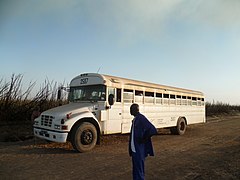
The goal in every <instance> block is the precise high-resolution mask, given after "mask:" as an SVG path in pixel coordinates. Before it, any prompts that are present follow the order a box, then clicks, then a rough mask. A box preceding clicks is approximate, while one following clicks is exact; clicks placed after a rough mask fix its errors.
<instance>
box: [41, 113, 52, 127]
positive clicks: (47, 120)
mask: <svg viewBox="0 0 240 180" xmlns="http://www.w3.org/2000/svg"><path fill="white" fill-rule="evenodd" d="M53 119H54V117H53V116H47V115H42V117H41V125H42V126H47V127H51V126H52V121H53Z"/></svg>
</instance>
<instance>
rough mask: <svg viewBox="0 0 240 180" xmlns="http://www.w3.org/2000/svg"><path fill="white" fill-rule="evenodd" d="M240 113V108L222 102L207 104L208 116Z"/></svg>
mask: <svg viewBox="0 0 240 180" xmlns="http://www.w3.org/2000/svg"><path fill="white" fill-rule="evenodd" d="M239 112H240V106H237V105H229V104H225V103H222V102H217V103H209V102H207V103H206V115H207V116H213V115H223V114H226V115H232V114H236V113H239Z"/></svg>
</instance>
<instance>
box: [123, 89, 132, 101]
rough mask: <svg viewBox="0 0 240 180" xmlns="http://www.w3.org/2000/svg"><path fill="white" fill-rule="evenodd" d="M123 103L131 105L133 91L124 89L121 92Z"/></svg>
mask: <svg viewBox="0 0 240 180" xmlns="http://www.w3.org/2000/svg"><path fill="white" fill-rule="evenodd" d="M123 102H125V103H133V90H130V89H124V91H123Z"/></svg>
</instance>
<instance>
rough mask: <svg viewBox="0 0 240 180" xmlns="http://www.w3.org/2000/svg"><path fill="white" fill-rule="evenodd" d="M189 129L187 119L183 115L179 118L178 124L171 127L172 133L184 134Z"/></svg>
mask: <svg viewBox="0 0 240 180" xmlns="http://www.w3.org/2000/svg"><path fill="white" fill-rule="evenodd" d="M186 129H187V124H186V120H185V119H184V118H183V117H181V118H179V119H178V122H177V126H176V127H171V128H170V131H171V133H172V134H177V135H183V134H184V133H185V131H186Z"/></svg>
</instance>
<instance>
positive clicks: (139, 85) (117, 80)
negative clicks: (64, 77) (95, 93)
mask: <svg viewBox="0 0 240 180" xmlns="http://www.w3.org/2000/svg"><path fill="white" fill-rule="evenodd" d="M83 78H97V79H98V81H97V83H96V84H105V85H107V86H113V87H116V88H122V87H123V85H124V88H126V89H131V88H134V89H138V90H141V89H146V90H152V89H156V90H160V91H165V92H171V91H173V92H178V93H187V94H195V95H199V96H204V94H203V93H202V92H200V91H195V90H190V89H184V88H178V87H173V86H166V85H161V84H156V83H149V82H144V81H139V80H132V79H127V78H122V77H117V76H110V75H105V74H98V73H84V74H80V75H79V76H77V77H75V78H73V80H72V81H71V83H70V86H76V81H79V83H77V84H80V80H81V79H83Z"/></svg>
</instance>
